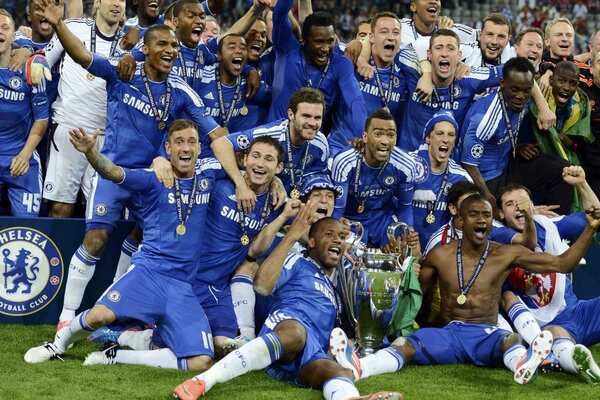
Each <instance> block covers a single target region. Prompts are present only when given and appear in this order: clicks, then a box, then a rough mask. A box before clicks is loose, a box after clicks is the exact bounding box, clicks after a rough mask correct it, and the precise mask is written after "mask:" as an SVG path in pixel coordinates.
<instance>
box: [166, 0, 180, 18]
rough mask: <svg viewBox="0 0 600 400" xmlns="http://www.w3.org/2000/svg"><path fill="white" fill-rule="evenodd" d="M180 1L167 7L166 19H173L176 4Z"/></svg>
mask: <svg viewBox="0 0 600 400" xmlns="http://www.w3.org/2000/svg"><path fill="white" fill-rule="evenodd" d="M177 3H179V2H178V1H176V2H175V3H172V4H170V5H169V6H167V8H166V9H165V14H164V15H165V21H170V20H172V19H173V10H174V9H175V4H177Z"/></svg>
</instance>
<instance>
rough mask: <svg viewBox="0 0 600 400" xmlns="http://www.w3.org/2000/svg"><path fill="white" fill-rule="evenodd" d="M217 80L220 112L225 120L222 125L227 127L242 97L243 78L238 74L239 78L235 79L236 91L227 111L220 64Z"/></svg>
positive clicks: (216, 70) (216, 74)
mask: <svg viewBox="0 0 600 400" xmlns="http://www.w3.org/2000/svg"><path fill="white" fill-rule="evenodd" d="M215 82H216V83H217V95H218V97H219V112H220V113H221V121H222V122H223V123H222V126H223V127H224V128H227V124H228V123H229V120H230V119H231V116H232V115H233V111H234V110H235V106H236V104H237V102H238V101H239V99H240V98H241V96H240V91H241V88H242V85H241V82H242V78H241V77H239V76H238V77H237V79H236V80H235V93H234V95H233V97H232V99H231V104H230V105H229V110H227V111H226V110H225V100H224V97H223V87H222V85H221V75H220V74H219V66H218V65H217V66H216V68H215Z"/></svg>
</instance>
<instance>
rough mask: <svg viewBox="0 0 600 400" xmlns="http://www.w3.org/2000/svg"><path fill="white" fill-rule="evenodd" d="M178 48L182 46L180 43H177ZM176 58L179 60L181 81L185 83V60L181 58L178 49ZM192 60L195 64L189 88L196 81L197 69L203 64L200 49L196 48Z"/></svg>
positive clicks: (180, 52)
mask: <svg viewBox="0 0 600 400" xmlns="http://www.w3.org/2000/svg"><path fill="white" fill-rule="evenodd" d="M179 46H180V47H182V46H183V45H182V44H181V42H180V43H179ZM177 58H178V59H179V64H181V73H182V74H183V79H184V80H185V81H186V82H187V79H188V76H187V66H186V65H185V59H184V58H183V52H182V51H181V49H179V52H178V53H177ZM194 60H195V61H196V62H195V63H194V68H193V69H192V83H190V86H191V85H193V84H194V82H195V81H196V75H197V73H198V67H199V66H200V65H201V64H204V55H203V54H202V50H200V47H196V54H195V57H194Z"/></svg>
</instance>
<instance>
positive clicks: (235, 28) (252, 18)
mask: <svg viewBox="0 0 600 400" xmlns="http://www.w3.org/2000/svg"><path fill="white" fill-rule="evenodd" d="M270 5H271V1H270V0H254V4H252V7H250V9H249V10H248V11H247V12H246V14H244V15H242V17H241V18H240V19H238V20H237V21H235V23H234V24H233V25H231V28H229V30H228V31H227V32H225V33H224V34H223V35H220V36H219V39H218V40H221V39H223V37H224V36H227V35H230V34H232V33H235V34H239V35H242V36H245V35H246V33H248V31H249V30H250V28H252V24H254V22H256V20H257V19H258V17H259V16H260V14H261V13H262V12H263V11H264V10H265V9H266V8H268V7H270Z"/></svg>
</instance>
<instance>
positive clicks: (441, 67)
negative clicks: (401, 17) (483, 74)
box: [427, 35, 461, 85]
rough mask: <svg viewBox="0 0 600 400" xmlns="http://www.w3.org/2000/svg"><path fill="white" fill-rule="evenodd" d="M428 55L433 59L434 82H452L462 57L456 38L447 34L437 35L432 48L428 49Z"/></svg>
mask: <svg viewBox="0 0 600 400" xmlns="http://www.w3.org/2000/svg"><path fill="white" fill-rule="evenodd" d="M427 55H428V56H429V59H430V60H431V65H432V68H433V78H434V82H435V83H436V84H438V85H439V84H450V83H451V82H452V80H453V79H454V73H455V72H456V66H457V65H458V62H459V61H460V57H461V52H460V47H459V43H458V41H457V40H456V38H455V37H453V36H445V35H444V36H437V37H435V38H434V39H433V41H432V43H431V49H429V50H427ZM436 81H437V82H436Z"/></svg>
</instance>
